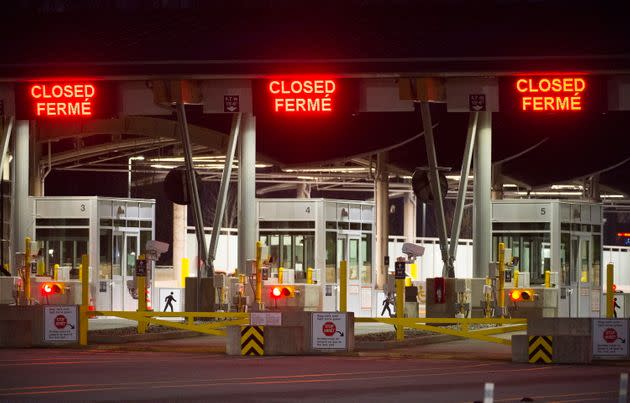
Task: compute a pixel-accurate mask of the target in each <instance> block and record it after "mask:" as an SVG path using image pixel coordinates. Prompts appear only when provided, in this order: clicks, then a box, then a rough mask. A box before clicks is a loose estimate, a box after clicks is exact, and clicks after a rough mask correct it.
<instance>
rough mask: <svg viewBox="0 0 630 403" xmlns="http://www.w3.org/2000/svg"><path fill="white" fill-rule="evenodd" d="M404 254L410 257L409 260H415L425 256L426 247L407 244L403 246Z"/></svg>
mask: <svg viewBox="0 0 630 403" xmlns="http://www.w3.org/2000/svg"><path fill="white" fill-rule="evenodd" d="M402 252H403V253H404V254H405V255H407V256H409V259H414V258H416V257H418V256H422V255H424V246H420V245H416V244H415V243H409V242H405V243H404V244H403V246H402Z"/></svg>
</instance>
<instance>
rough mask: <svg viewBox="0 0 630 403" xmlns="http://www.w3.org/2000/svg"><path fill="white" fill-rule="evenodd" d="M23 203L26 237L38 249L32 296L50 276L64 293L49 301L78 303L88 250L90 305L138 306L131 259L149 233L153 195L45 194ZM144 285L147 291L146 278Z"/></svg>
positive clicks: (106, 307)
mask: <svg viewBox="0 0 630 403" xmlns="http://www.w3.org/2000/svg"><path fill="white" fill-rule="evenodd" d="M29 203H30V209H31V211H32V212H33V215H32V217H33V223H32V226H31V228H32V229H33V230H32V234H31V237H32V239H33V240H34V241H36V245H37V247H38V249H39V255H38V256H37V269H36V270H37V275H36V276H35V275H34V273H33V270H31V273H32V276H33V277H32V284H33V285H32V292H31V295H32V296H33V297H35V296H37V295H39V294H38V293H39V287H40V285H41V284H42V283H45V282H48V281H50V280H51V279H52V278H53V277H56V279H57V281H58V282H59V283H60V284H62V286H63V288H64V289H65V290H68V291H69V293H68V294H67V295H65V294H64V295H65V296H63V297H62V296H55V298H56V300H55V301H50V303H74V304H79V303H80V301H81V291H80V290H81V287H80V277H79V271H80V270H79V269H80V265H81V257H82V255H84V254H88V255H89V262H90V277H89V282H90V291H89V298H90V305H93V306H94V307H95V309H97V310H114V311H134V310H136V309H137V308H138V300H137V294H135V295H134V292H135V290H134V287H135V279H134V275H135V266H136V259H137V258H138V256H139V255H140V254H144V252H145V250H144V248H145V245H146V242H147V241H148V240H152V239H154V236H155V235H154V234H155V200H147V199H115V198H106V197H74V196H73V197H55V196H53V197H48V196H47V197H30V198H29ZM150 274H151V273H148V276H150ZM149 284H150V290H149V292H151V291H152V289H153V279H152V278H151V281H149ZM59 298H61V299H63V301H61V300H59ZM64 301H65V302H64Z"/></svg>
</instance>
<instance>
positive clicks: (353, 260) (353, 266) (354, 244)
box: [348, 239, 359, 280]
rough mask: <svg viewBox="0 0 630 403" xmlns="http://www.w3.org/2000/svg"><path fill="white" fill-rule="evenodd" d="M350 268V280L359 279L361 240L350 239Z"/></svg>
mask: <svg viewBox="0 0 630 403" xmlns="http://www.w3.org/2000/svg"><path fill="white" fill-rule="evenodd" d="M348 268H349V270H350V275H349V279H350V280H358V279H359V240H358V239H350V245H349V250H348Z"/></svg>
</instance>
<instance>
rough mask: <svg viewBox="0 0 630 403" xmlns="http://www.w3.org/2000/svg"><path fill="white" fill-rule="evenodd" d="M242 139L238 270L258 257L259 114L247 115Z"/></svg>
mask: <svg viewBox="0 0 630 403" xmlns="http://www.w3.org/2000/svg"><path fill="white" fill-rule="evenodd" d="M241 125H242V126H241V127H242V129H241V137H240V139H239V142H238V270H239V272H241V273H246V274H251V273H250V268H248V267H247V264H246V262H247V260H250V259H255V258H256V117H254V116H252V115H251V114H249V113H245V114H243V121H242V122H241Z"/></svg>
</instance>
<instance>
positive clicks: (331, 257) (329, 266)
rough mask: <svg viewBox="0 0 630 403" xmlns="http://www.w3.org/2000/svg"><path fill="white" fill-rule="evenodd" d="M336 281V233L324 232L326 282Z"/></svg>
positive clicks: (332, 282)
mask: <svg viewBox="0 0 630 403" xmlns="http://www.w3.org/2000/svg"><path fill="white" fill-rule="evenodd" d="M336 282H337V233H336V232H326V283H327V284H334V283H336Z"/></svg>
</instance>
